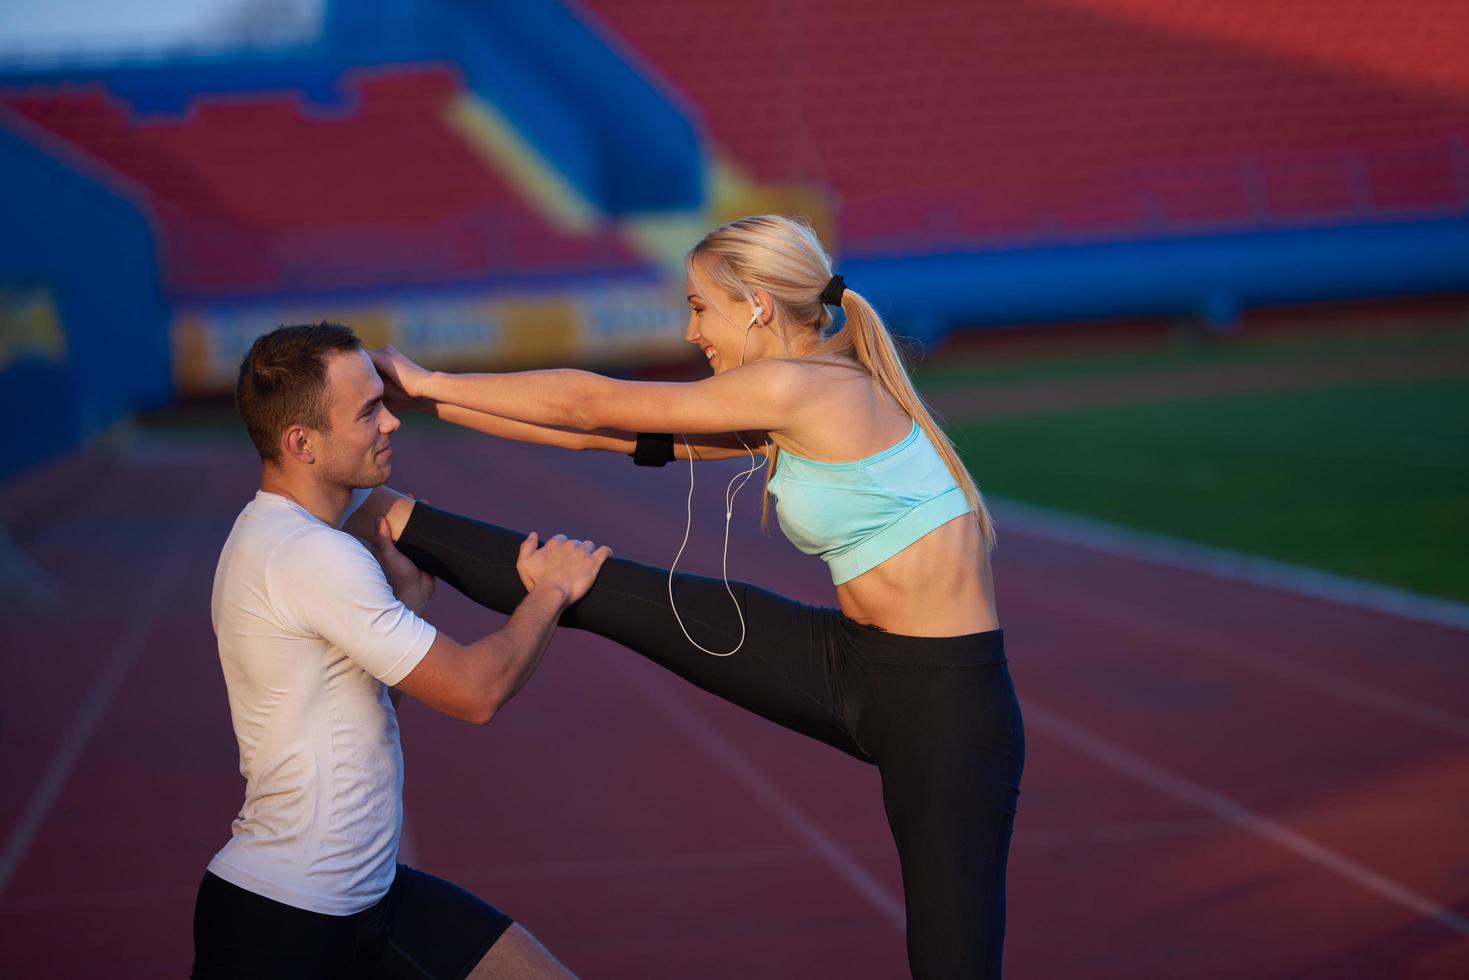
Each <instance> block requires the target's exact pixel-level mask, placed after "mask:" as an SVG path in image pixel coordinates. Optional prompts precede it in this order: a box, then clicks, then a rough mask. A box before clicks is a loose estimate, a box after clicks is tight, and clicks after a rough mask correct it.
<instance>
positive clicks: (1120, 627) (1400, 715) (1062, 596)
mask: <svg viewBox="0 0 1469 980" xmlns="http://www.w3.org/2000/svg"><path fill="white" fill-rule="evenodd" d="M1052 598H1053V599H1054V601H1055V602H1056V603H1057V604H1063V605H1065V606H1066V608H1068V609H1073V610H1076V611H1077V612H1079V613H1080V614H1082V615H1084V616H1087V617H1089V618H1092V619H1097V620H1100V621H1102V622H1104V623H1106V624H1107V627H1108V628H1109V629H1110V630H1113V631H1116V632H1120V633H1131V634H1133V635H1134V636H1138V637H1144V638H1147V639H1149V640H1152V641H1155V642H1160V643H1164V644H1166V645H1168V646H1169V647H1172V648H1173V649H1174V650H1176V651H1178V652H1181V653H1188V654H1199V655H1202V656H1205V657H1210V658H1212V659H1215V660H1221V661H1224V662H1225V663H1230V664H1235V665H1238V666H1240V667H1243V668H1245V669H1246V670H1253V671H1255V672H1256V673H1259V674H1263V675H1265V676H1266V677H1273V678H1275V679H1276V680H1281V681H1285V682H1287V683H1291V684H1295V685H1296V686H1298V687H1301V688H1304V689H1306V690H1308V691H1313V692H1315V693H1317V694H1325V695H1327V696H1330V697H1334V698H1336V699H1337V700H1339V701H1343V702H1345V703H1347V704H1351V705H1355V706H1357V707H1359V708H1370V709H1372V710H1374V711H1380V712H1382V713H1383V714H1385V715H1391V716H1393V717H1395V718H1397V719H1399V720H1401V721H1410V722H1413V723H1414V724H1418V725H1422V726H1424V727H1425V728H1431V729H1433V730H1435V731H1438V732H1441V733H1443V734H1445V735H1452V736H1454V737H1455V738H1462V739H1466V740H1469V718H1465V717H1464V716H1463V715H1460V714H1456V713H1455V712H1452V711H1448V710H1446V709H1444V708H1440V707H1438V706H1437V705H1433V704H1429V703H1428V702H1426V701H1420V700H1418V699H1417V698H1412V697H1408V696H1407V695H1404V694H1397V693H1394V692H1393V691H1388V690H1384V689H1382V688H1381V687H1376V686H1373V685H1370V684H1365V683H1363V682H1361V681H1357V680H1353V679H1352V678H1350V677H1348V676H1345V675H1342V674H1338V673H1336V672H1334V671H1331V670H1324V669H1322V668H1320V667H1315V666H1312V665H1310V664H1304V663H1297V662H1295V661H1293V660H1291V659H1290V658H1289V657H1285V656H1280V655H1277V654H1272V653H1269V652H1267V651H1265V650H1261V649H1257V648H1254V647H1252V646H1251V645H1249V644H1246V643H1243V642H1241V641H1239V640H1235V639H1232V638H1230V637H1228V636H1226V635H1225V634H1222V633H1219V632H1217V631H1215V630H1212V629H1209V628H1207V627H1203V626H1193V625H1189V624H1187V623H1177V624H1174V623H1165V622H1163V621H1161V620H1159V619H1158V618H1157V616H1158V610H1157V609H1144V608H1142V607H1141V606H1137V605H1131V606H1128V607H1126V608H1124V607H1122V606H1121V605H1120V604H1114V603H1107V602H1102V601H1100V600H1097V599H1093V598H1091V597H1089V596H1086V595H1082V594H1080V593H1077V592H1073V591H1065V592H1061V593H1056V594H1054V595H1053V596H1052Z"/></svg>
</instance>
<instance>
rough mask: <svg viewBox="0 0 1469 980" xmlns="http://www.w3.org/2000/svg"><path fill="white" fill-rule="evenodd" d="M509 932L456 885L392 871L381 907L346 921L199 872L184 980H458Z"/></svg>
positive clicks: (499, 917)
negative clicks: (189, 971) (190, 961)
mask: <svg viewBox="0 0 1469 980" xmlns="http://www.w3.org/2000/svg"><path fill="white" fill-rule="evenodd" d="M510 925H511V921H510V919H509V918H507V917H506V916H505V915H504V914H503V913H501V912H499V911H498V910H497V909H495V908H493V907H491V906H489V905H487V904H485V903H484V902H482V901H480V900H479V899H477V898H475V897H474V896H473V895H471V894H470V893H469V892H467V891H465V890H464V889H462V888H460V887H458V886H457V885H452V884H450V883H449V882H447V881H444V880H443V879H441V878H435V877H434V876H433V875H429V874H424V873H423V872H422V871H415V870H414V869H412V868H410V867H408V866H407V865H402V864H400V865H398V871H397V874H396V875H395V876H394V878H393V884H392V887H391V888H389V889H388V893H387V894H386V895H385V896H383V898H382V900H381V901H379V902H378V903H377V904H376V905H374V906H372V907H371V908H368V909H364V910H363V911H361V912H358V913H356V914H355V915H323V914H322V913H320V912H308V911H306V910H305V909H298V908H296V907H294V906H291V905H283V904H281V903H280V902H277V901H273V900H271V899H269V898H264V897H262V896H260V895H256V894H255V893H254V892H251V891H246V890H245V889H243V888H240V887H239V886H237V885H232V884H230V883H229V882H227V881H225V880H224V879H223V878H219V877H216V876H215V875H212V874H209V873H207V872H206V873H205V875H204V880H203V881H202V882H201V883H200V885H199V897H198V900H197V901H196V902H195V904H194V973H193V980H220V978H228V980H243V978H246V977H249V978H265V977H268V978H271V980H296V978H300V980H306V978H311V980H325V978H339V977H340V978H352V980H357V978H378V977H383V978H387V977H393V978H397V977H414V978H430V977H431V978H434V980H450V978H452V980H463V978H464V977H466V976H468V975H469V971H471V970H473V969H474V967H475V964H477V963H479V961H480V960H481V959H483V958H484V955H485V953H487V952H489V949H490V947H491V946H493V945H494V944H495V941H496V940H497V939H499V938H500V936H501V935H502V934H504V932H505V930H506V929H508V928H510Z"/></svg>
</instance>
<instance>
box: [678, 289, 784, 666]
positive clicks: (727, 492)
mask: <svg viewBox="0 0 1469 980" xmlns="http://www.w3.org/2000/svg"><path fill="white" fill-rule="evenodd" d="M764 315H765V310H764V309H763V308H762V307H761V306H760V305H759V304H756V305H755V306H754V308H753V309H752V310H751V311H750V322H749V323H748V324H746V325H745V343H744V344H742V345H741V346H740V364H741V366H743V365H744V363H745V346H746V345H748V344H749V342H750V328H751V327H753V326H754V325H755V321H756V320H758V319H760V317H762V316H764ZM734 437H735V438H736V439H738V440H739V441H740V445H741V446H744V447H745V452H747V453H749V454H750V468H749V469H747V470H741V471H740V472H739V473H736V474H735V475H734V477H733V478H732V479H731V480H730V481H729V483H728V484H726V485H725V488H724V560H723V564H722V566H721V568H722V571H723V576H724V591H726V592H728V593H729V600H730V602H733V603H734V607H735V615H736V616H738V617H739V619H740V642H738V643H736V644H735V647H734V649H733V650H730V651H727V652H725V653H720V652H718V651H717V650H710V649H709V648H708V647H706V646H704V645H703V644H701V643H700V642H699V641H698V640H696V639H694V638H693V637H692V636H689V630H688V627H686V626H684V624H683V617H682V616H680V615H679V614H678V605H677V604H676V603H675V602H674V601H673V573H674V571H675V570H676V569H677V568H678V562H679V559H680V558H682V557H683V553H684V549H685V548H687V547H688V546H689V532H690V531H692V530H693V527H694V451H693V449H692V448H690V446H689V437H688V436H687V435H681V438H682V439H683V445H684V451H685V452H687V453H688V457H689V498H688V501H687V503H686V505H685V510H686V511H687V517H688V519H687V520H686V521H685V522H684V528H683V542H682V543H681V544H680V545H679V546H678V554H676V555H674V556H673V564H672V565H670V566H669V567H668V607H669V608H670V609H672V610H673V618H674V620H676V621H677V622H678V628H679V629H681V630H683V635H684V639H686V640H688V641H689V642H690V643H692V644H693V645H694V646H696V647H698V648H699V649H700V650H702V651H704V652H705V653H707V654H709V655H710V656H711V657H732V656H734V655H735V654H737V653H739V652H740V647H742V646H744V645H745V612H744V610H743V609H741V608H740V600H739V599H737V598H735V594H734V589H731V588H730V587H729V526H730V521H731V520H732V519H733V517H734V499H735V497H736V496H738V495H739V492H740V491H741V490H743V489H744V488H745V484H746V483H749V482H750V477H752V476H754V475H755V474H756V473H758V472H759V471H760V468H761V467H762V466H766V465H768V464H769V463H770V457H769V456H766V457H765V458H764V459H763V460H761V461H760V462H758V463H757V462H755V450H753V449H751V448H750V444H749V443H747V442H745V437H744V436H742V435H740V434H739V433H738V432H736V433H735V434H734ZM736 484H738V485H736Z"/></svg>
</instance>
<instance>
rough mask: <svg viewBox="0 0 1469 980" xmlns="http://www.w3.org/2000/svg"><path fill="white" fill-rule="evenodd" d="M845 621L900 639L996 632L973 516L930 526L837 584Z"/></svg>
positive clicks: (988, 578) (980, 540)
mask: <svg viewBox="0 0 1469 980" xmlns="http://www.w3.org/2000/svg"><path fill="white" fill-rule="evenodd" d="M837 603H838V605H840V606H841V610H842V612H843V613H844V614H845V615H846V616H847V618H849V619H852V620H855V621H856V622H859V623H862V624H864V625H867V626H875V627H877V628H878V629H882V630H886V631H887V632H889V633H897V634H901V635H904V636H963V635H965V634H968V633H983V632H985V631H986V630H992V629H998V628H999V625H1000V621H999V615H998V614H997V612H996V610H995V590H994V582H993V579H992V578H991V576H990V563H989V558H988V556H987V555H986V554H985V549H984V542H983V538H982V537H981V535H980V530H979V518H978V517H976V516H975V515H974V514H972V513H970V514H966V515H964V516H963V517H957V518H955V519H954V520H952V521H949V522H948V523H947V524H943V525H940V526H939V527H936V528H934V529H933V530H932V531H930V532H929V533H928V534H926V535H924V536H923V537H921V538H919V539H918V540H917V541H915V542H913V543H912V544H911V545H909V546H908V547H906V548H904V549H903V550H902V551H900V552H898V553H897V554H896V555H894V556H893V557H891V558H889V559H888V560H887V561H885V562H883V563H882V564H881V565H878V566H877V567H876V568H873V569H871V570H870V571H867V572H864V573H863V574H861V575H859V576H857V577H856V578H854V579H852V580H850V581H848V582H843V583H842V584H841V585H838V586H837Z"/></svg>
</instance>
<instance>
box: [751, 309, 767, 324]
mask: <svg viewBox="0 0 1469 980" xmlns="http://www.w3.org/2000/svg"><path fill="white" fill-rule="evenodd" d="M764 315H765V310H764V308H763V307H759V306H757V307H755V308H754V309H752V310H751V311H750V322H751V323H754V322H755V321H756V320H758V319H760V318H761V317H762V316H764Z"/></svg>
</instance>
